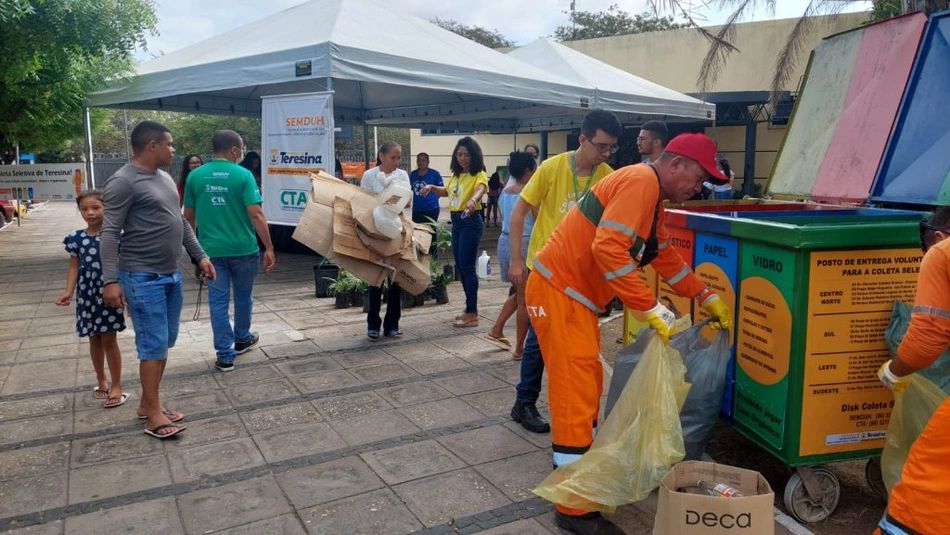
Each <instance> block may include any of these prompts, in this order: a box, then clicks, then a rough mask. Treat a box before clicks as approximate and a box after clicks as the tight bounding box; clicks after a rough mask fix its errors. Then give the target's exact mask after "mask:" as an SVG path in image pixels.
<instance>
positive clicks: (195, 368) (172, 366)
mask: <svg viewBox="0 0 950 535" xmlns="http://www.w3.org/2000/svg"><path fill="white" fill-rule="evenodd" d="M172 351H174V350H172ZM128 354H131V355H135V351H134V350H133V351H129V352H128ZM214 360H215V359H214V356H213V355H212V356H208V357H206V356H199V357H189V358H181V357H177V356H176V355H174V354H173V355H171V356H169V358H168V364H167V365H166V367H165V374H166V376H167V375H172V374H174V375H179V374H194V373H198V372H208V373H210V372H212V371H215V370H213V369H212V368H213V365H214ZM136 367H138V365H136Z"/></svg>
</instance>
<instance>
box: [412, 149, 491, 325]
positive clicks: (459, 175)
mask: <svg viewBox="0 0 950 535" xmlns="http://www.w3.org/2000/svg"><path fill="white" fill-rule="evenodd" d="M450 167H451V169H452V176H451V178H449V182H448V184H446V185H445V187H441V186H434V185H428V186H425V187H424V188H422V195H423V196H425V195H428V194H429V192H430V191H434V192H436V194H438V195H439V197H448V198H449V213H450V214H451V216H452V256H453V257H454V258H455V265H456V266H458V269H459V272H460V273H461V275H462V289H464V290H465V313H463V314H461V315H459V316H456V318H455V322H453V323H452V325H453V326H454V327H476V326H477V325H478V275H477V274H476V273H475V262H476V260H477V258H478V242H479V241H481V239H482V233H483V232H484V231H485V222H484V221H483V220H482V197H483V196H484V195H485V192H486V191H488V176H487V175H486V174H485V160H484V159H483V158H482V148H481V147H479V146H478V143H476V142H475V140H474V139H472V138H470V137H468V136H466V137H463V138H462V139H460V140H459V141H458V143H456V144H455V150H453V151H452V163H451V165H450Z"/></svg>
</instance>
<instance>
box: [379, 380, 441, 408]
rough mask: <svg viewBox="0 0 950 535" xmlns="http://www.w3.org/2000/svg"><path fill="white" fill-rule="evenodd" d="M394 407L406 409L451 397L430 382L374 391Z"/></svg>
mask: <svg viewBox="0 0 950 535" xmlns="http://www.w3.org/2000/svg"><path fill="white" fill-rule="evenodd" d="M376 392H377V393H378V394H379V395H380V396H382V397H383V399H385V400H386V401H388V402H389V403H390V404H391V405H392V406H394V407H406V406H408V405H416V404H419V403H426V402H429V401H438V400H440V399H446V398H450V397H452V394H450V393H448V392H447V391H445V390H444V389H442V388H440V387H439V386H438V385H436V384H435V383H433V382H432V381H419V382H415V383H409V384H405V385H399V386H392V387H389V388H382V389H380V390H377V391H376Z"/></svg>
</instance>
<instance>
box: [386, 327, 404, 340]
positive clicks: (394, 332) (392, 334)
mask: <svg viewBox="0 0 950 535" xmlns="http://www.w3.org/2000/svg"><path fill="white" fill-rule="evenodd" d="M386 337H387V338H395V339H397V340H398V339H400V338H402V331H401V330H399V329H390V330H388V331H386Z"/></svg>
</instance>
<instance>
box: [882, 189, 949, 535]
mask: <svg viewBox="0 0 950 535" xmlns="http://www.w3.org/2000/svg"><path fill="white" fill-rule="evenodd" d="M921 227H922V228H921V230H923V231H924V232H923V241H924V251H925V252H926V254H925V255H924V260H923V262H922V263H921V265H920V277H919V279H918V281H917V298H916V299H915V301H914V308H913V310H912V311H911V319H910V327H908V329H907V334H906V335H905V336H904V340H903V341H902V342H901V345H900V347H898V348H897V358H895V359H894V360H891V361H887V362H885V363H884V365H883V366H881V370H880V371H879V372H878V377H880V379H881V382H882V383H884V385H885V386H887V387H889V388H890V389H891V390H897V391H899V390H902V389H903V388H906V387H907V385H906V382H907V376H908V375H910V374H912V373H914V372H916V371H918V370H922V369H924V368H926V367H927V366H930V365H931V364H933V363H934V362H935V361H936V360H937V359H938V358H939V357H940V355H941V354H943V352H944V351H946V350H947V346H948V345H950V240H947V239H945V238H947V237H948V236H950V207H946V206H944V207H940V208H938V209H937V211H936V212H935V213H934V215H933V217H931V218H930V220H929V221H927V222H926V223H922V224H921ZM928 249H929V250H928ZM878 526H879V527H878V529H877V530H875V533H876V534H884V535H937V534H944V533H950V398H947V400H945V401H944V402H943V404H942V405H940V407H938V408H937V410H936V411H934V413H933V416H931V417H930V422H929V423H928V424H927V427H925V428H924V432H923V433H921V434H920V436H919V437H917V440H916V441H914V444H913V446H911V448H910V453H909V454H908V455H907V461H906V462H905V463H904V468H903V469H902V470H901V480H900V482H899V483H897V485H895V486H894V488H893V489H892V490H891V496H890V499H889V500H888V503H887V514H886V515H885V516H884V518H883V519H881V522H880V524H879V525H878Z"/></svg>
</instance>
